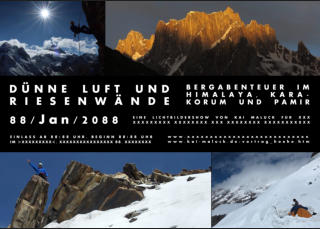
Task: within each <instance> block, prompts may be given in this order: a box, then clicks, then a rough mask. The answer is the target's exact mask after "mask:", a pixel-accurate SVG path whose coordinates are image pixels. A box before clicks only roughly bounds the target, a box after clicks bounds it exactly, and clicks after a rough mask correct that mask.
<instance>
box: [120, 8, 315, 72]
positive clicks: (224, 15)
mask: <svg viewBox="0 0 320 229" xmlns="http://www.w3.org/2000/svg"><path fill="white" fill-rule="evenodd" d="M128 36H129V35H128ZM141 39H143V37H139V38H138V39H137V41H135V42H127V43H125V42H122V43H121V45H122V46H121V50H131V51H130V52H129V51H127V52H126V54H127V55H129V56H131V57H133V55H134V51H135V50H139V49H140V48H141V44H140V43H139V42H138V40H141ZM126 44H127V47H123V46H125V45H126ZM144 47H145V48H146V50H144V52H145V53H146V54H145V55H144V56H143V57H141V58H139V59H138V61H139V62H141V63H144V64H145V65H146V66H148V67H149V68H151V69H153V70H155V71H156V72H158V73H159V74H162V75H288V74H289V75H306V74H311V75H316V74H319V73H320V61H319V60H318V59H317V58H315V57H313V56H312V55H311V54H310V52H309V51H308V50H307V48H306V47H305V46H304V45H303V44H300V43H299V47H298V52H297V53H294V52H291V51H289V50H286V49H285V48H283V47H282V46H281V45H280V44H279V42H278V41H277V39H276V33H275V31H274V29H273V28H271V27H270V25H268V24H267V25H261V24H258V22H257V21H255V20H252V21H251V22H250V23H249V24H247V25H246V24H245V23H244V22H243V21H242V20H241V18H240V16H239V14H238V13H235V12H234V11H233V10H232V9H231V8H230V7H228V8H227V9H226V10H225V11H219V12H214V13H211V14H206V13H204V12H194V11H191V12H189V13H188V14H187V15H186V17H185V18H184V19H182V20H174V19H171V20H170V21H169V22H167V23H165V22H164V21H159V22H158V24H157V27H156V31H155V37H154V42H153V45H152V47H151V48H150V50H147V47H146V46H144ZM279 49H281V50H284V52H286V54H284V53H283V52H280V53H279ZM132 50H133V51H132ZM140 54H141V53H140ZM284 55H285V57H284Z"/></svg>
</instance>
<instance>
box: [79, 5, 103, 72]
mask: <svg viewBox="0 0 320 229" xmlns="http://www.w3.org/2000/svg"><path fill="white" fill-rule="evenodd" d="M82 9H83V11H84V13H85V15H86V19H87V22H88V26H89V28H90V30H91V32H92V33H93V35H94V36H95V38H96V39H97V44H98V46H99V50H98V53H99V63H100V75H104V67H105V64H106V49H105V36H106V35H105V34H106V30H105V1H83V2H82Z"/></svg>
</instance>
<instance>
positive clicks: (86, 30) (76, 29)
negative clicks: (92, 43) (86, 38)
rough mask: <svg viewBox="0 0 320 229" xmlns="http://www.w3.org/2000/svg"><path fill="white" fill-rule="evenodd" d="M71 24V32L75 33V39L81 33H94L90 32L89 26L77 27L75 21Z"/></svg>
mask: <svg viewBox="0 0 320 229" xmlns="http://www.w3.org/2000/svg"><path fill="white" fill-rule="evenodd" d="M70 24H71V25H70V29H71V31H72V32H73V36H74V37H76V36H77V35H78V34H79V33H85V34H92V32H91V31H90V29H89V28H88V27H87V26H85V25H83V26H80V25H78V26H76V25H75V24H74V21H71V22H70Z"/></svg>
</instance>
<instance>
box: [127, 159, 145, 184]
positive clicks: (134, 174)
mask: <svg viewBox="0 0 320 229" xmlns="http://www.w3.org/2000/svg"><path fill="white" fill-rule="evenodd" d="M123 173H125V174H126V175H127V176H128V177H129V178H131V179H134V180H140V181H141V180H144V179H145V177H146V176H145V175H144V174H143V173H142V172H140V171H139V170H138V169H137V167H136V165H135V164H132V163H127V164H125V165H124V167H123Z"/></svg>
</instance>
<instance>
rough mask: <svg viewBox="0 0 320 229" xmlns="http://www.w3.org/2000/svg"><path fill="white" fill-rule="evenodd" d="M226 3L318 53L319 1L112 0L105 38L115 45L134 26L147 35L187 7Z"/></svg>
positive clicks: (285, 40)
mask: <svg viewBox="0 0 320 229" xmlns="http://www.w3.org/2000/svg"><path fill="white" fill-rule="evenodd" d="M227 6H230V7H231V8H233V10H234V11H235V12H238V13H239V14H240V17H241V19H242V20H243V21H244V22H245V23H249V22H250V20H251V19H255V20H257V21H258V23H260V24H270V25H271V27H273V28H274V29H275V31H276V34H277V38H278V40H279V41H280V43H281V44H283V45H285V46H287V47H288V48H290V49H292V50H296V49H297V44H298V41H299V40H302V41H303V42H304V43H305V44H306V45H307V47H308V48H309V50H310V51H311V52H312V53H313V54H314V55H316V56H319V57H320V23H319V22H320V13H319V12H320V1H313V2H308V1H284V2H281V1H269V2H268V1H238V2H235V1H173V2H167V1H130V2H129V1H119V2H117V1H112V2H107V3H106V8H107V11H106V39H107V40H106V42H107V45H108V46H110V47H112V48H115V47H116V45H117V42H118V40H119V39H124V38H125V37H126V35H127V33H128V32H129V31H130V30H131V29H133V30H137V31H139V32H141V33H142V34H143V35H144V36H145V37H147V38H149V37H150V35H151V34H153V33H154V32H155V28H156V25H157V22H158V21H159V20H163V21H166V22H167V21H169V19H170V18H175V19H182V18H184V17H185V15H186V14H187V13H188V12H189V11H203V12H206V13H211V12H215V11H219V10H225V8H226V7H227Z"/></svg>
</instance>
